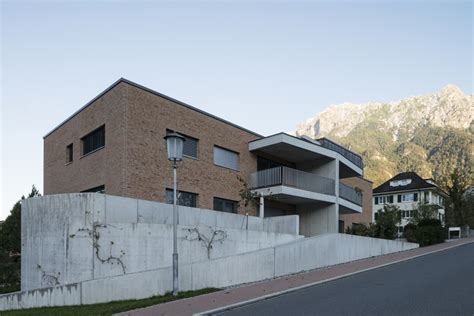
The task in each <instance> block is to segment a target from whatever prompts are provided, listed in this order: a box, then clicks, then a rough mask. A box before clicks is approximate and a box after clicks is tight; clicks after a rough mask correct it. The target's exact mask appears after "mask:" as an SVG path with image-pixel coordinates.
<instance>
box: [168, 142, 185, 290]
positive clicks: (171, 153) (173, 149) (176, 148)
mask: <svg viewBox="0 0 474 316" xmlns="http://www.w3.org/2000/svg"><path fill="white" fill-rule="evenodd" d="M165 140H166V150H167V151H168V160H169V161H171V162H172V166H173V295H174V296H176V295H178V244H177V226H178V206H177V201H176V195H177V194H176V169H177V168H178V161H181V158H182V156H183V143H184V141H185V138H184V137H183V136H181V135H179V134H177V133H171V134H168V135H166V136H165Z"/></svg>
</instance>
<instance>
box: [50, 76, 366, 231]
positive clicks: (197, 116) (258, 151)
mask: <svg viewBox="0 0 474 316" xmlns="http://www.w3.org/2000/svg"><path fill="white" fill-rule="evenodd" d="M170 131H176V132H177V133H179V134H181V135H183V136H185V137H186V142H185V149H184V155H185V156H184V158H183V161H182V162H181V163H180V164H179V169H178V190H179V192H180V200H179V203H180V204H183V205H187V206H192V207H198V208H206V209H214V210H218V211H226V212H239V213H245V212H248V213H249V214H250V215H258V214H260V216H264V214H265V216H276V215H285V214H298V215H299V216H300V232H301V233H302V234H305V235H315V234H319V233H324V232H337V231H338V225H339V224H338V221H339V214H359V213H361V212H362V208H361V204H362V197H361V195H360V194H359V193H358V192H357V191H356V190H354V188H353V187H351V186H350V185H345V184H341V179H347V178H352V177H360V176H362V167H363V166H362V159H361V158H360V156H359V155H357V154H355V153H353V152H351V151H349V150H347V149H345V148H344V147H341V146H339V145H337V144H335V143H333V142H331V141H330V140H327V139H320V140H311V139H308V138H304V137H302V138H298V137H294V136H291V135H287V134H284V133H280V134H276V135H272V136H268V137H263V136H262V135H259V134H257V133H255V132H252V131H250V130H247V129H245V128H242V127H240V126H237V125H235V124H232V123H230V122H228V121H225V120H223V119H221V118H218V117H216V116H214V115H211V114H209V113H206V112H203V111H201V110H199V109H197V108H195V107H192V106H190V105H188V104H185V103H183V102H180V101H178V100H175V99H173V98H170V97H168V96H165V95H163V94H160V93H158V92H156V91H153V90H151V89H148V88H146V87H143V86H141V85H139V84H136V83H134V82H131V81H129V80H126V79H119V80H118V81H117V82H115V83H114V84H113V85H112V86H110V87H109V88H107V89H106V90H105V91H103V92H102V93H100V94H99V95H98V96H97V97H96V98H94V99H93V100H92V101H90V102H89V103H87V104H86V105H85V106H83V107H82V108H81V109H79V110H78V111H77V112H76V113H74V114H73V115H72V116H71V117H69V118H68V119H66V120H65V121H64V122H62V123H61V124H60V125H59V126H57V127H56V128H54V129H53V130H52V131H51V132H50V133H48V134H47V135H46V136H45V137H44V193H45V194H57V193H72V192H106V193H107V194H111V195H119V196H125V197H133V198H139V199H146V200H155V201H160V202H172V194H171V188H172V169H171V165H170V162H169V161H168V160H167V154H166V146H165V141H164V139H163V138H164V137H165V136H166V134H167V133H169V132H170ZM239 178H241V179H244V180H245V181H246V182H248V184H249V186H250V188H251V189H252V190H253V192H259V193H260V194H261V195H263V196H266V197H262V199H261V201H260V207H259V209H257V207H251V206H249V207H247V208H244V207H242V206H239V201H240V194H239V192H240V190H241V189H242V187H243V185H242V182H241V181H240V180H239ZM344 181H349V182H346V184H350V180H344Z"/></svg>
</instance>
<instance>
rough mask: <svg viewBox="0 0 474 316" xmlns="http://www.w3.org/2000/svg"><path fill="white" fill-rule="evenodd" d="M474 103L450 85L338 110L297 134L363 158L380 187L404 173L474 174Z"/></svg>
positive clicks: (304, 124)
mask: <svg viewBox="0 0 474 316" xmlns="http://www.w3.org/2000/svg"><path fill="white" fill-rule="evenodd" d="M473 118H474V97H473V95H466V94H464V93H463V91H462V90H461V89H459V88H458V87H457V86H455V85H452V84H448V85H446V86H445V87H443V88H442V89H441V90H439V91H438V92H435V93H431V94H427V95H421V96H413V97H408V98H405V99H402V100H400V101H396V102H390V103H388V102H386V103H384V102H369V103H365V104H353V103H343V104H339V105H332V106H330V107H328V108H327V109H325V110H324V111H322V112H320V113H318V114H316V115H315V116H314V117H312V118H309V119H307V120H306V121H304V122H302V123H301V124H299V125H298V127H297V129H296V131H295V134H296V135H299V136H302V135H306V136H309V137H312V138H320V137H328V138H332V139H333V140H335V141H337V142H339V143H341V144H344V145H346V146H349V147H350V148H351V149H352V150H354V151H356V152H358V153H359V154H362V155H363V158H364V162H365V165H366V176H367V177H368V178H369V179H370V180H372V181H374V182H375V184H377V183H379V181H383V180H386V179H388V178H389V177H390V176H393V175H395V174H396V173H398V172H402V171H416V172H418V173H419V174H420V175H421V176H423V177H436V176H439V175H446V174H449V172H450V171H452V169H453V168H455V167H463V168H464V167H466V168H473V170H474V158H473V155H474V134H473V131H474V128H473V126H474V120H473Z"/></svg>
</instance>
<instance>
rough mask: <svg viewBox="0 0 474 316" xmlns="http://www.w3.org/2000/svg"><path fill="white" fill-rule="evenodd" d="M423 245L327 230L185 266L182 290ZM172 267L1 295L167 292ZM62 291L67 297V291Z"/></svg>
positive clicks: (41, 298) (74, 299) (13, 298)
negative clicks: (294, 239)
mask: <svg viewBox="0 0 474 316" xmlns="http://www.w3.org/2000/svg"><path fill="white" fill-rule="evenodd" d="M417 247H418V245H417V244H413V243H407V242H402V241H392V240H383V239H375V238H368V237H360V236H353V235H345V234H326V235H321V236H315V237H311V238H305V239H299V240H296V241H293V242H290V243H287V244H283V245H278V246H275V247H270V248H266V249H260V250H255V251H251V252H247V253H243V254H238V255H231V256H227V257H221V258H216V259H211V260H205V261H199V262H193V263H187V264H181V265H180V271H179V275H180V290H181V291H186V290H196V289H202V288H206V287H218V288H223V287H228V286H233V285H237V284H243V283H248V282H255V281H261V280H265V279H271V278H274V277H279V276H283V275H286V274H292V273H297V272H301V271H306V270H312V269H317V268H321V267H325V266H328V265H333V264H339V263H343V262H348V261H353V260H358V259H362V258H367V257H371V256H378V255H384V254H388V253H392V252H398V251H404V250H409V249H413V248H417ZM171 277H172V271H171V268H170V267H166V268H162V269H156V270H151V271H142V272H137V273H131V274H126V275H118V276H113V277H105V278H100V279H95V280H88V281H84V282H81V283H79V284H71V285H63V286H57V287H54V288H52V289H42V290H33V291H26V292H19V293H13V294H5V295H0V310H6V309H18V308H27V307H39V306H60V305H74V304H93V303H101V302H109V301H114V300H123V299H141V298H146V297H150V296H153V295H162V294H165V293H166V292H169V291H171V289H172V279H171ZM61 295H62V296H61Z"/></svg>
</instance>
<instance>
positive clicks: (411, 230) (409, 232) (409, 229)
mask: <svg viewBox="0 0 474 316" xmlns="http://www.w3.org/2000/svg"><path fill="white" fill-rule="evenodd" d="M415 231H416V225H415V224H412V223H409V224H407V225H406V226H405V228H404V230H403V238H405V239H406V240H407V241H408V242H416V237H415Z"/></svg>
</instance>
